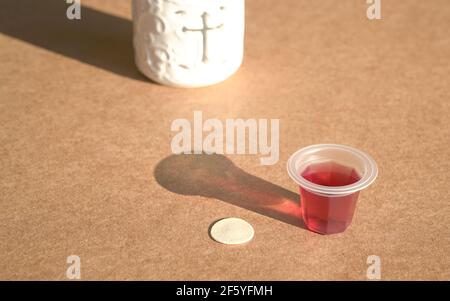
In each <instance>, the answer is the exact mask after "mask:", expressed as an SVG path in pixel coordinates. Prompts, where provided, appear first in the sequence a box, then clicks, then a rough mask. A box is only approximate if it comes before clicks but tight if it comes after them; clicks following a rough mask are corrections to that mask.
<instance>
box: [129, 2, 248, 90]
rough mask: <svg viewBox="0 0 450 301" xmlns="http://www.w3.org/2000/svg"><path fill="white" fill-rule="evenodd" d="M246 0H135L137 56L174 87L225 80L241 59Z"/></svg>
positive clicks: (149, 72)
mask: <svg viewBox="0 0 450 301" xmlns="http://www.w3.org/2000/svg"><path fill="white" fill-rule="evenodd" d="M244 10H245V0H133V24H134V38H133V43H134V48H135V61H136V64H137V67H138V68H139V70H140V71H141V72H142V73H143V74H145V75H146V76H147V77H149V78H150V79H152V80H154V81H156V82H159V83H161V84H164V85H169V86H175V87H201V86H208V85H212V84H215V83H218V82H220V81H223V80H225V79H226V78H228V77H229V76H230V75H232V74H233V73H234V72H235V71H236V70H237V69H238V68H239V66H240V65H241V63H242V58H243V52H244V24H245V16H244V15H245V13H244Z"/></svg>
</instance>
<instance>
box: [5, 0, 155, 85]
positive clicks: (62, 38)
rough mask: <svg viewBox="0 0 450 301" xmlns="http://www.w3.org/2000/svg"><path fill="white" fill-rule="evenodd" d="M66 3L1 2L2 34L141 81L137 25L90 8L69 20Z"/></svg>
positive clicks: (46, 0) (48, 0) (42, 0)
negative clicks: (136, 51) (137, 63)
mask: <svg viewBox="0 0 450 301" xmlns="http://www.w3.org/2000/svg"><path fill="white" fill-rule="evenodd" d="M68 7H69V4H67V3H66V1H63V0H39V1H35V0H19V1H18V0H1V1H0V33H2V34H5V35H8V36H10V37H13V38H16V39H20V40H22V41H25V42H27V43H31V44H33V45H35V46H38V47H42V48H45V49H47V50H50V51H53V52H56V53H59V54H62V55H64V56H67V57H70V58H73V59H76V60H78V61H81V62H84V63H87V64H90V65H92V66H96V67H98V68H102V69H104V70H107V71H110V72H113V73H116V74H118V75H121V76H124V77H128V78H131V79H135V80H139V81H147V79H146V78H145V77H144V76H143V75H141V74H140V73H139V71H138V69H137V68H136V66H135V64H134V60H133V57H134V51H133V43H132V39H133V24H132V22H131V21H130V20H128V19H125V18H122V17H118V16H113V15H111V14H108V13H104V12H101V11H98V10H96V9H93V8H89V7H86V6H82V7H81V20H69V19H68V18H67V16H66V11H67V9H68Z"/></svg>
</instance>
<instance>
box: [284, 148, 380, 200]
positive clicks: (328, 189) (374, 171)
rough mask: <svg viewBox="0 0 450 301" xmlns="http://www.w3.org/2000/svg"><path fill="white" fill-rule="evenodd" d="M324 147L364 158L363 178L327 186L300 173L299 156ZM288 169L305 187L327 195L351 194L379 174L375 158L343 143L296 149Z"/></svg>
mask: <svg viewBox="0 0 450 301" xmlns="http://www.w3.org/2000/svg"><path fill="white" fill-rule="evenodd" d="M323 148H334V149H338V150H343V151H347V152H349V153H351V154H352V155H354V156H356V157H358V158H359V159H362V160H363V162H364V173H363V174H362V175H360V176H361V179H359V180H358V181H356V182H355V183H353V184H350V185H344V186H325V185H319V184H315V183H313V182H311V181H309V180H307V179H305V178H304V177H302V176H301V175H300V173H299V172H298V170H297V169H296V162H297V160H298V157H299V156H300V155H303V154H305V153H308V152H313V151H316V150H319V149H323ZM287 171H288V174H289V176H290V177H291V178H292V179H293V180H294V181H295V182H296V183H297V184H298V185H300V186H301V187H303V188H305V189H306V190H309V191H312V192H315V193H319V194H326V195H347V194H351V193H354V192H357V191H360V190H362V189H364V188H366V187H367V186H369V185H370V184H372V182H373V181H375V179H376V177H377V175H378V167H377V164H376V163H375V160H374V159H373V158H372V157H371V156H369V155H368V154H366V153H365V152H362V151H360V150H358V149H356V148H353V147H350V146H346V145H341V144H315V145H310V146H307V147H304V148H301V149H299V150H298V151H296V152H295V153H294V154H292V156H291V157H290V158H289V160H288V162H287Z"/></svg>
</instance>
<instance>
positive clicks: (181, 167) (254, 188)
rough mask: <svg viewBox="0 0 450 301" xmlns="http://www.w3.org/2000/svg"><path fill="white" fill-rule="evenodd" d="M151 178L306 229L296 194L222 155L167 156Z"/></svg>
mask: <svg viewBox="0 0 450 301" xmlns="http://www.w3.org/2000/svg"><path fill="white" fill-rule="evenodd" d="M154 177H155V179H156V181H157V182H158V183H159V184H160V185H161V186H162V187H164V188H165V189H167V190H169V191H171V192H174V193H177V194H181V195H199V196H204V197H209V198H215V199H219V200H221V201H224V202H227V203H229V204H232V205H235V206H239V207H241V208H244V209H247V210H251V211H254V212H256V213H259V214H262V215H265V216H268V217H271V218H274V219H277V220H279V221H282V222H284V223H288V224H291V225H294V226H297V227H300V228H303V229H306V227H305V225H304V224H303V221H302V219H301V208H300V204H299V195H298V194H296V193H293V192H292V191H289V190H287V189H284V188H283V187H280V186H277V185H275V184H272V183H270V182H268V181H266V180H263V179H261V178H258V177H256V176H254V175H251V174H249V173H247V172H245V171H243V170H242V169H240V168H238V167H237V166H236V165H234V164H233V162H232V161H231V160H229V159H228V158H226V157H225V156H223V155H217V154H213V155H206V154H199V155H184V154H182V155H171V156H168V157H166V158H165V159H163V160H162V161H160V162H159V163H158V165H157V166H156V167H155V170H154Z"/></svg>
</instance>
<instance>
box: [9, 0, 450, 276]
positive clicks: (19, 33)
mask: <svg viewBox="0 0 450 301" xmlns="http://www.w3.org/2000/svg"><path fill="white" fill-rule="evenodd" d="M365 2H366V1H363V0H358V1H356V0H354V1H332V0H320V1H312V0H309V1H307V0H284V1H282V4H281V2H277V4H274V3H275V2H274V1H269V0H247V6H246V8H247V17H246V20H247V24H246V53H245V61H244V64H243V66H242V68H241V69H240V70H239V71H238V72H237V74H235V75H234V76H233V77H232V78H230V79H229V80H227V81H225V82H224V83H221V84H219V85H216V86H212V87H208V88H200V89H173V88H168V87H164V86H160V85H156V84H154V83H151V82H149V81H147V80H146V79H145V78H144V77H143V76H141V75H140V74H139V73H138V72H137V71H136V68H135V66H134V63H133V53H132V48H131V47H132V46H131V38H132V33H131V22H130V3H129V1H125V0H123V1H100V0H95V1H94V0H89V1H88V0H83V1H82V3H83V5H84V7H83V9H82V20H81V21H68V20H67V19H66V18H65V10H66V7H67V5H66V4H65V3H64V1H62V0H61V1H57V0H51V1H31V0H19V1H16V0H2V1H1V4H0V62H1V63H0V126H1V130H0V143H1V144H0V156H1V160H0V170H1V173H0V179H1V181H0V185H1V186H0V205H1V210H0V241H1V245H0V256H1V257H0V278H1V279H66V276H65V273H66V269H67V267H68V264H67V263H66V258H67V256H69V255H71V254H76V255H79V256H80V258H81V277H82V279H162V280H166V279H177V280H181V279H195V280H203V279H209V280H218V279H221V280H225V279H237V280H240V279H258V280H260V279H261V280H262V279H270V280H274V279H276V280H299V279H362V280H363V279H366V269H367V264H366V259H367V256H369V255H372V254H374V255H378V256H380V258H381V261H382V279H447V280H448V279H450V259H449V253H450V240H449V238H450V226H449V224H450V209H449V192H448V191H449V184H448V181H449V179H450V178H449V175H450V172H449V169H450V151H449V138H450V126H449V119H450V118H449V117H450V105H449V101H450V100H449V92H450V86H449V74H450V64H449V63H450V58H449V54H450V35H449V28H450V27H449V25H450V5H449V3H448V1H447V0H434V1H425V0H422V1H382V17H383V19H382V20H377V21H369V20H368V19H367V18H366V12H365V11H366V7H367V5H366V4H365ZM194 110H201V111H203V115H204V118H205V119H206V118H219V119H220V120H225V118H244V119H247V118H279V119H280V126H281V128H280V160H279V162H278V163H277V164H276V165H273V166H261V165H260V164H259V157H260V156H252V155H240V156H238V155H232V156H227V158H228V159H226V158H224V157H201V158H198V157H195V158H194V157H180V158H173V157H171V158H168V159H166V160H165V161H163V160H164V159H165V158H167V157H168V156H170V153H171V152H170V141H171V138H172V137H173V135H174V133H172V132H171V131H170V125H171V122H172V121H173V120H174V119H176V118H187V119H189V120H192V119H193V112H194ZM316 143H340V144H346V145H351V146H354V147H357V148H360V149H362V150H364V151H366V152H368V153H370V154H371V155H372V156H373V157H374V158H375V160H376V161H377V163H378V165H379V169H380V173H379V178H378V179H377V181H376V182H375V183H374V184H373V185H372V186H371V187H370V188H369V189H367V190H365V191H364V192H363V193H362V194H361V196H360V200H359V203H358V207H357V212H356V215H355V218H354V220H353V223H352V225H351V226H350V228H349V229H348V230H347V231H346V232H345V233H342V234H338V235H331V236H322V235H318V234H314V233H312V232H309V231H307V230H305V229H303V228H302V227H301V224H300V222H299V221H298V220H297V219H295V218H294V219H292V218H291V217H289V216H285V215H283V214H277V213H274V210H278V209H277V208H280V206H282V205H286V204H288V205H289V204H291V203H290V202H291V200H296V198H297V187H296V185H295V184H294V183H293V182H292V181H291V180H290V179H289V177H288V175H287V173H286V168H285V163H286V160H287V159H288V157H289V155H290V154H291V153H293V152H294V151H295V150H297V149H298V148H300V147H304V146H307V145H310V144H316ZM228 160H230V161H228ZM231 162H232V163H231ZM158 164H159V165H158ZM214 177H219V178H220V177H223V178H224V179H225V180H227V181H235V184H234V185H238V186H233V187H239V189H234V188H229V187H228V186H227V185H222V186H220V185H219V186H216V187H214V186H211V185H209V186H208V183H209V182H205V180H204V179H214ZM265 181H266V182H265ZM219 182H220V181H219ZM205 183H206V184H205ZM221 183H223V182H221ZM225 183H228V182H226V181H225ZM236 183H238V184H236ZM230 185H231V184H230ZM239 185H241V186H239ZM231 186H232V185H231ZM231 186H230V187H231ZM233 189H234V190H233ZM190 193H194V194H195V193H197V194H201V195H189V194H190ZM258 193H259V194H258ZM255 194H256V197H255ZM264 195H265V196H266V197H267V195H269V196H270V197H267V199H265V197H264ZM258 196H261V197H260V198H259V197H258ZM255 200H258V201H259V200H261V202H260V203H254V201H255ZM272 201H273V202H272ZM252 202H253V203H252ZM271 202H272V203H271ZM274 208H275V209H274ZM227 216H237V217H241V218H244V219H245V220H247V221H249V222H250V223H251V224H252V225H253V226H254V228H255V231H256V236H255V238H254V240H253V241H252V242H251V243H249V244H247V245H244V246H234V247H230V246H224V245H221V244H218V243H216V242H214V241H212V240H211V239H210V238H209V236H208V227H209V226H210V225H211V223H213V222H214V221H215V220H217V219H220V218H223V217H227Z"/></svg>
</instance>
